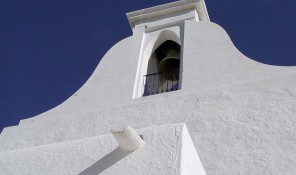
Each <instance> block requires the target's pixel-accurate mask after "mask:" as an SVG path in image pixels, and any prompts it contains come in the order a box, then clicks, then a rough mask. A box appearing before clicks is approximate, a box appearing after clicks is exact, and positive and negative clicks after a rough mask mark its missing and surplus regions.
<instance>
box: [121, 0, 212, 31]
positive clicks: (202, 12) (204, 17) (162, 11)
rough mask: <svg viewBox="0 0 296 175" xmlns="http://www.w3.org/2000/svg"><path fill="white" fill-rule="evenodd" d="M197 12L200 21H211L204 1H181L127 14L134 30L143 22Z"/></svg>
mask: <svg viewBox="0 0 296 175" xmlns="http://www.w3.org/2000/svg"><path fill="white" fill-rule="evenodd" d="M189 10H192V11H194V10H195V11H196V12H197V14H198V16H199V17H200V21H210V18H209V15H208V12H207V8H206V5H205V2H204V0H181V1H176V2H172V3H168V4H163V5H159V6H155V7H151V8H146V9H142V10H137V11H133V12H129V13H127V14H126V16H127V18H128V21H129V24H130V26H131V28H132V29H133V28H134V27H135V25H136V24H137V23H141V21H144V20H147V19H152V18H159V17H161V16H165V15H170V14H174V13H180V12H182V11H189Z"/></svg>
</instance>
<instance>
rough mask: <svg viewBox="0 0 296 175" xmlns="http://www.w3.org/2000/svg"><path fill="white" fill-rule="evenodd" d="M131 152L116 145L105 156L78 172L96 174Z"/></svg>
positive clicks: (86, 174)
mask: <svg viewBox="0 0 296 175" xmlns="http://www.w3.org/2000/svg"><path fill="white" fill-rule="evenodd" d="M131 153H132V152H127V151H124V150H122V149H121V148H120V147H117V148H116V149H115V150H113V151H112V152H110V153H109V154H107V155H106V156H105V157H103V158H102V159H100V160H99V161H97V162H96V163H94V164H93V165H91V166H90V167H88V168H87V169H85V170H84V171H82V172H81V173H79V175H98V174H100V173H102V172H103V171H105V170H106V169H108V168H109V167H111V166H112V165H114V164H115V163H117V162H119V161H120V160H121V159H123V158H124V157H126V156H128V155H129V154H131Z"/></svg>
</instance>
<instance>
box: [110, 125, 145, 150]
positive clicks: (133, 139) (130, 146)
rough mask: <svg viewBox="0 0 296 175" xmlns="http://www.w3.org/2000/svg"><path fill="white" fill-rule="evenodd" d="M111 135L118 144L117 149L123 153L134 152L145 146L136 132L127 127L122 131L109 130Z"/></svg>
mask: <svg viewBox="0 0 296 175" xmlns="http://www.w3.org/2000/svg"><path fill="white" fill-rule="evenodd" d="M111 133H112V135H113V136H114V138H115V139H116V141H117V143H118V144H119V147H120V148H121V149H123V150H125V151H135V150H137V149H139V148H141V147H142V146H144V144H145V142H144V140H143V139H142V138H141V137H140V136H139V134H138V133H137V131H136V130H134V129H133V128H132V127H130V126H127V127H126V128H125V129H123V130H122V131H113V130H111Z"/></svg>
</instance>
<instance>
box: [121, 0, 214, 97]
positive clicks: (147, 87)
mask: <svg viewBox="0 0 296 175" xmlns="http://www.w3.org/2000/svg"><path fill="white" fill-rule="evenodd" d="M127 17H128V20H129V23H130V26H131V28H132V30H133V34H134V36H137V37H140V38H142V43H141V49H140V53H139V59H138V67H137V73H136V79H135V84H134V90H133V97H132V98H133V99H134V98H140V97H143V96H148V95H154V94H159V93H164V92H170V91H175V90H179V89H181V88H182V71H183V70H182V57H183V55H182V54H183V53H182V50H183V44H182V43H183V38H184V23H185V21H209V17H208V14H207V10H206V7H205V4H204V2H203V1H198V0H194V1H192V3H190V2H187V1H186V2H185V1H184V2H183V1H178V2H176V3H171V4H167V5H165V6H157V7H154V8H150V9H146V10H139V11H134V12H131V13H128V14H127Z"/></svg>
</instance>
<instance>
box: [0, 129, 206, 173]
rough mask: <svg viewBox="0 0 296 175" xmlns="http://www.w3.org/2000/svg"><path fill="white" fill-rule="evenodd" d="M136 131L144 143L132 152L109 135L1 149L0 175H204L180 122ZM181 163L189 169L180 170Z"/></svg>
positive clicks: (188, 137) (186, 132) (185, 130)
mask: <svg viewBox="0 0 296 175" xmlns="http://www.w3.org/2000/svg"><path fill="white" fill-rule="evenodd" d="M138 132H139V133H140V134H142V135H143V138H144V139H145V141H146V144H145V146H143V147H142V148H140V149H138V150H136V151H134V152H126V151H124V150H122V149H120V148H119V147H118V144H117V142H116V141H115V139H114V138H113V137H112V135H111V134H108V135H103V136H94V137H89V138H83V139H78V140H74V141H68V142H60V143H56V144H49V145H42V146H36V147H31V148H26V149H18V150H13V151H7V152H2V153H0V170H1V174H5V175H11V174H23V175H25V174H30V175H32V174H36V175H37V174H38V175H39V174H42V175H46V174H55V175H58V174H61V175H65V174H73V175H74V174H80V175H94V174H106V175H107V174H110V175H111V174H112V175H116V174H118V175H121V174H134V175H139V174H172V175H185V174H186V175H204V173H203V172H204V170H203V168H202V165H201V163H200V161H199V158H198V155H197V153H196V151H195V149H194V145H193V143H192V141H191V139H190V136H189V133H188V131H187V129H186V126H185V125H184V124H174V125H165V126H158V127H150V128H145V129H141V130H139V131H138ZM184 146H186V149H184V148H183V147H184ZM183 152H186V155H183ZM183 156H190V157H191V159H190V160H191V161H192V162H190V164H188V163H185V164H184V165H183V163H181V161H183V160H184V158H183ZM185 160H186V158H185ZM182 166H186V167H185V168H186V169H187V168H188V169H190V170H192V171H190V172H188V173H187V172H186V173H185V174H184V173H183V171H182V173H181V167H182Z"/></svg>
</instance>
